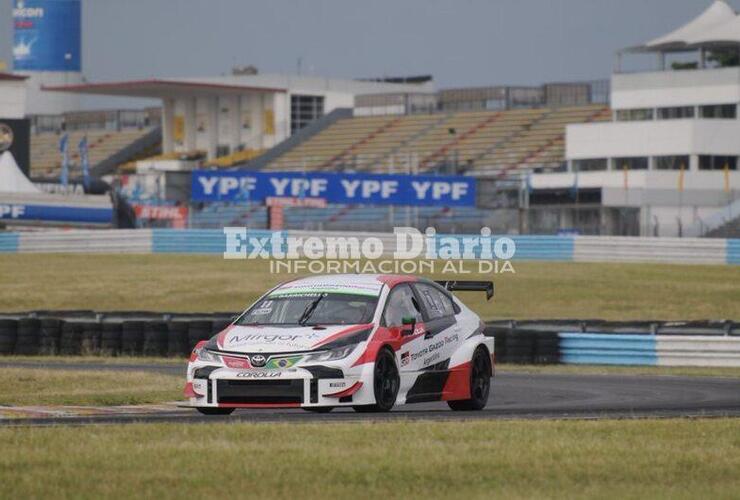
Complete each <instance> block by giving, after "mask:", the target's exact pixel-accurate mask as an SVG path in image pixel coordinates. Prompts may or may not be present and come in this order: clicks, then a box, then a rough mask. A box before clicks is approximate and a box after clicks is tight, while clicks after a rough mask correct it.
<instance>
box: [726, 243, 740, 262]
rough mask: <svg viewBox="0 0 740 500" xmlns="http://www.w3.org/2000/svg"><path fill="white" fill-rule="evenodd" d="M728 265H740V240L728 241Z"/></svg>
mask: <svg viewBox="0 0 740 500" xmlns="http://www.w3.org/2000/svg"><path fill="white" fill-rule="evenodd" d="M726 252H727V263H728V264H734V265H740V240H727V250H726Z"/></svg>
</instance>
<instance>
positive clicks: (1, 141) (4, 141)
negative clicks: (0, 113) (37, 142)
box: [0, 123, 13, 151]
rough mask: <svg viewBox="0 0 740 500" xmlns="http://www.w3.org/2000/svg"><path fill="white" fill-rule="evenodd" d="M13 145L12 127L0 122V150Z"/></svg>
mask: <svg viewBox="0 0 740 500" xmlns="http://www.w3.org/2000/svg"><path fill="white" fill-rule="evenodd" d="M12 145H13V129H12V128H10V127H8V126H7V125H6V124H4V123H0V151H5V150H7V149H10V146H12Z"/></svg>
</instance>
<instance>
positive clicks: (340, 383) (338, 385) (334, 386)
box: [329, 382, 347, 389]
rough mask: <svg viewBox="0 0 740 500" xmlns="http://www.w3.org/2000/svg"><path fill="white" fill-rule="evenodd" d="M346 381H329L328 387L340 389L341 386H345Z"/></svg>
mask: <svg viewBox="0 0 740 500" xmlns="http://www.w3.org/2000/svg"><path fill="white" fill-rule="evenodd" d="M346 386H347V382H329V388H331V389H334V388H337V389H341V388H342V387H346Z"/></svg>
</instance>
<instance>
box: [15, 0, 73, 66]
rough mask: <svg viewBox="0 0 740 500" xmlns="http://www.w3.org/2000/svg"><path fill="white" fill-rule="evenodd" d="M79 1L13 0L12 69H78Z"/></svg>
mask: <svg viewBox="0 0 740 500" xmlns="http://www.w3.org/2000/svg"><path fill="white" fill-rule="evenodd" d="M81 18H82V11H81V7H80V0H14V3H13V26H14V37H13V68H14V69H15V70H16V71H81V67H82V57H81V50H82V37H81Z"/></svg>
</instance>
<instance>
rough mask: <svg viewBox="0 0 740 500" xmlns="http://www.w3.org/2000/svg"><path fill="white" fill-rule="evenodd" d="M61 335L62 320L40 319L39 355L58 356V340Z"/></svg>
mask: <svg viewBox="0 0 740 500" xmlns="http://www.w3.org/2000/svg"><path fill="white" fill-rule="evenodd" d="M61 335H62V320H60V319H57V318H43V319H41V346H40V347H41V354H44V355H46V356H53V355H55V354H59V339H60V337H61Z"/></svg>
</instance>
